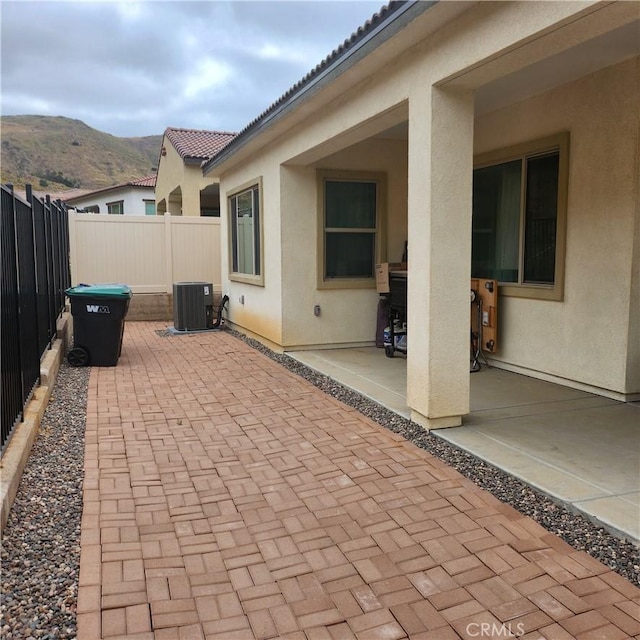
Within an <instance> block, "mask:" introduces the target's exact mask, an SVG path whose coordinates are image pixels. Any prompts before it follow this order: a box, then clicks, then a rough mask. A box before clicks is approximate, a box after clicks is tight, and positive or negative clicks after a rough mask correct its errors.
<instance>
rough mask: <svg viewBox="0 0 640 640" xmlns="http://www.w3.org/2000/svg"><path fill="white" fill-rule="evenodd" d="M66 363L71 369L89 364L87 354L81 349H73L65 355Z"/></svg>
mask: <svg viewBox="0 0 640 640" xmlns="http://www.w3.org/2000/svg"><path fill="white" fill-rule="evenodd" d="M67 362H68V363H69V364H70V365H71V366H72V367H86V366H87V365H88V364H89V352H88V351H87V350H86V349H84V348H82V347H74V348H73V349H71V351H69V353H68V354H67Z"/></svg>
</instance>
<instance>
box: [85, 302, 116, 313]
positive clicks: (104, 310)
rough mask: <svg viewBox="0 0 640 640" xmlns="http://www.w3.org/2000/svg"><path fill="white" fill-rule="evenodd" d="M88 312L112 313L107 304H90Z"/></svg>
mask: <svg viewBox="0 0 640 640" xmlns="http://www.w3.org/2000/svg"><path fill="white" fill-rule="evenodd" d="M87 313H111V309H109V307H107V306H106V305H98V304H88V305H87Z"/></svg>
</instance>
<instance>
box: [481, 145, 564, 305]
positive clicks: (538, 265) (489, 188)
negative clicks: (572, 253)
mask: <svg viewBox="0 0 640 640" xmlns="http://www.w3.org/2000/svg"><path fill="white" fill-rule="evenodd" d="M567 154H568V136H566V135H563V136H555V137H554V138H550V139H546V140H542V141H539V142H537V143H532V144H530V145H524V146H521V147H518V148H513V149H510V150H505V151H504V152H502V153H498V154H490V155H487V156H485V157H483V158H481V159H477V161H476V168H475V170H474V172H473V242H472V257H471V276H472V277H474V278H491V279H495V280H498V281H499V282H500V284H501V293H502V294H503V295H505V294H506V295H514V296H521V297H539V298H547V299H556V300H558V299H561V298H562V284H563V283H562V280H563V274H564V270H563V267H564V236H565V220H566V188H567V175H566V174H567V172H566V166H567ZM478 160H480V161H478Z"/></svg>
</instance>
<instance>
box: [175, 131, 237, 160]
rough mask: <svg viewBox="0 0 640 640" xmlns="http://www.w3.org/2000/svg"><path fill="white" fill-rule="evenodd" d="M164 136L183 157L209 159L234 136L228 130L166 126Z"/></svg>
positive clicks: (234, 135)
mask: <svg viewBox="0 0 640 640" xmlns="http://www.w3.org/2000/svg"><path fill="white" fill-rule="evenodd" d="M164 135H165V136H166V138H167V139H168V140H169V141H170V142H171V144H172V145H173V146H174V147H175V148H176V151H177V152H178V153H179V154H180V157H181V158H183V159H187V158H189V159H194V160H209V158H213V156H215V155H216V153H218V151H221V150H222V149H223V148H224V147H226V146H227V145H228V144H229V142H231V140H233V139H234V138H235V137H236V134H235V133H230V132H228V131H203V130H199V129H176V128H174V127H167V129H166V130H165V132H164Z"/></svg>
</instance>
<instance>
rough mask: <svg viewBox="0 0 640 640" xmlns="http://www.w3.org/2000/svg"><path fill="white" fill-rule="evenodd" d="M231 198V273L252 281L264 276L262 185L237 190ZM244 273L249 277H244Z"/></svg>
mask: <svg viewBox="0 0 640 640" xmlns="http://www.w3.org/2000/svg"><path fill="white" fill-rule="evenodd" d="M228 200H229V230H230V243H231V247H230V248H231V252H230V253H231V255H230V258H231V274H232V276H233V275H235V276H240V278H238V277H236V278H235V279H247V280H248V281H250V282H252V281H253V282H255V281H257V280H261V278H262V231H261V224H262V219H261V217H262V216H261V207H260V184H259V183H257V184H252V185H251V186H249V187H246V188H242V189H241V190H239V191H237V192H235V193H233V194H232V195H231V196H229V198H228ZM242 276H245V277H248V278H242Z"/></svg>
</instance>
